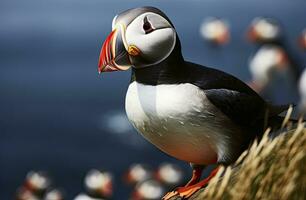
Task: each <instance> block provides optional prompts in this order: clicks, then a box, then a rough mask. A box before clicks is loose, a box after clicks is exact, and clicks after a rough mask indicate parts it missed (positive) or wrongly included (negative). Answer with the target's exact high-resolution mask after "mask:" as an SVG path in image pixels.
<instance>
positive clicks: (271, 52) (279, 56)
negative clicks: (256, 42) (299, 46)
mask: <svg viewBox="0 0 306 200" xmlns="http://www.w3.org/2000/svg"><path fill="white" fill-rule="evenodd" d="M289 65H290V63H289V60H288V56H287V53H286V51H285V50H284V49H283V48H282V47H280V46H277V45H273V44H266V45H263V46H262V47H260V48H259V49H258V51H257V52H256V53H255V55H254V56H253V57H252V59H251V60H250V64H249V69H250V72H251V75H252V81H251V82H250V83H249V85H250V86H251V87H252V88H253V89H254V90H255V91H257V92H261V91H263V90H264V89H265V88H266V87H267V86H268V85H269V84H270V83H271V82H272V81H273V80H274V79H275V76H277V75H278V74H280V73H282V72H285V71H287V72H290V71H288V70H289V69H290V67H288V66H289Z"/></svg>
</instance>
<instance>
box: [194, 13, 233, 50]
mask: <svg viewBox="0 0 306 200" xmlns="http://www.w3.org/2000/svg"><path fill="white" fill-rule="evenodd" d="M200 34H201V36H202V38H203V39H204V40H205V41H208V42H209V43H211V44H213V45H215V46H222V45H225V44H226V43H228V42H229V40H230V31H229V24H228V23H227V22H226V21H225V20H223V19H220V18H216V17H208V18H206V19H205V20H204V21H203V23H202V24H201V26H200Z"/></svg>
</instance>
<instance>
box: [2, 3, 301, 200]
mask: <svg viewBox="0 0 306 200" xmlns="http://www.w3.org/2000/svg"><path fill="white" fill-rule="evenodd" d="M144 5H152V6H157V7H158V8H160V9H162V10H163V11H164V12H165V13H166V14H167V15H168V16H169V18H170V19H171V20H172V22H173V23H174V25H175V26H176V29H177V31H178V34H179V36H180V40H181V42H182V47H183V54H184V56H185V58H186V59H187V60H190V61H192V62H196V63H199V64H202V65H206V66H211V67H215V68H218V69H221V70H224V71H226V72H229V73H231V74H234V75H235V76H237V77H239V78H241V79H242V80H244V81H247V80H249V79H250V75H249V72H248V67H247V66H248V60H249V58H250V56H251V55H252V54H253V53H254V51H255V50H256V46H255V45H253V44H250V43H248V42H247V41H246V39H245V31H246V28H247V26H248V25H249V23H250V22H251V20H252V19H253V18H254V17H256V16H269V17H274V18H276V19H278V20H280V21H281V23H282V24H283V26H284V28H285V33H286V35H287V42H288V45H289V46H290V47H291V49H292V51H293V52H294V53H296V55H297V56H298V57H300V59H301V62H302V63H303V65H304V66H305V63H306V54H305V53H302V52H301V51H299V49H298V47H297V45H296V38H297V36H298V35H299V34H300V32H301V30H302V29H303V28H304V27H306V21H305V19H306V12H305V10H306V1H303V0H296V1H288V0H270V1H266V0H247V1H246V0H232V1H231V2H230V3H229V2H228V1H227V0H214V1H212V0H202V1H201V0H168V1H162V0H158V1H153V0H146V1H140V0H129V1H125V0H113V1H102V0H87V1H85V0H45V1H41V0H27V1H22V0H19V1H18V0H1V2H0V92H1V96H0V199H3V200H6V199H12V197H13V195H14V192H15V190H16V188H17V186H18V185H19V184H21V183H22V181H23V178H24V176H25V174H26V172H27V171H29V170H32V169H42V170H46V171H48V172H50V174H51V175H52V176H53V177H54V179H55V183H56V185H58V186H59V187H62V188H64V189H65V191H66V193H67V197H68V198H67V199H72V198H73V197H74V196H75V195H76V194H77V193H79V192H81V191H83V189H82V184H83V183H82V178H83V176H84V175H85V173H86V172H87V171H88V170H89V169H91V168H104V169H107V170H111V171H112V172H113V173H114V174H115V176H116V178H117V179H116V185H115V197H114V199H126V197H127V195H128V194H129V192H128V191H129V189H128V188H125V187H123V186H122V184H121V182H120V181H121V180H120V175H121V174H122V173H123V171H124V169H126V168H127V166H128V165H129V164H131V163H133V162H145V163H149V164H151V165H153V166H157V164H158V163H160V162H162V161H173V162H176V163H180V164H181V165H182V166H183V167H184V168H186V169H188V164H184V163H183V162H180V161H176V160H174V159H172V158H170V157H169V156H167V155H165V154H163V153H161V152H160V151H159V150H157V149H156V148H154V147H153V146H152V145H151V144H148V143H147V142H146V141H145V140H144V139H142V138H141V136H139V135H138V134H137V133H136V132H135V131H134V130H133V128H132V127H131V126H130V125H129V124H128V123H127V121H126V118H125V111H124V101H125V92H126V89H127V87H128V82H129V78H130V73H129V72H118V73H108V74H102V75H98V73H97V61H98V56H99V51H100V48H101V45H102V42H103V41H104V39H105V37H106V36H107V35H108V33H109V32H110V30H111V22H112V18H113V17H114V16H115V15H116V14H117V13H118V12H120V11H123V10H125V9H128V8H131V7H137V6H144ZM207 16H217V17H222V18H225V19H227V20H228V21H229V23H230V27H231V41H230V43H229V44H228V45H226V46H224V47H220V48H212V47H211V46H210V45H208V44H207V43H205V42H203V41H202V39H201V38H200V35H199V25H200V24H201V22H202V21H203V19H204V18H205V17H207ZM278 87H279V88H281V89H275V90H273V92H271V96H270V100H271V101H272V102H274V103H287V102H297V95H296V92H295V91H294V89H292V88H291V87H290V86H288V84H286V83H284V82H283V81H280V82H279V83H278Z"/></svg>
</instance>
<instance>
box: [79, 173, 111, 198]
mask: <svg viewBox="0 0 306 200" xmlns="http://www.w3.org/2000/svg"><path fill="white" fill-rule="evenodd" d="M84 185H85V188H86V191H87V194H88V195H89V196H91V197H93V198H111V197H112V195H113V177H112V174H111V173H110V172H107V171H102V170H97V169H92V170H90V171H89V172H88V173H87V174H86V176H85V179H84Z"/></svg>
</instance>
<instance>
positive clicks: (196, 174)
mask: <svg viewBox="0 0 306 200" xmlns="http://www.w3.org/2000/svg"><path fill="white" fill-rule="evenodd" d="M192 168H193V169H192V177H191V179H190V181H189V182H188V183H187V184H186V185H185V187H188V186H191V185H194V184H196V183H198V182H199V181H200V179H201V176H202V171H203V169H204V167H203V166H194V167H192Z"/></svg>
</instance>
